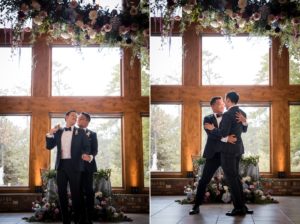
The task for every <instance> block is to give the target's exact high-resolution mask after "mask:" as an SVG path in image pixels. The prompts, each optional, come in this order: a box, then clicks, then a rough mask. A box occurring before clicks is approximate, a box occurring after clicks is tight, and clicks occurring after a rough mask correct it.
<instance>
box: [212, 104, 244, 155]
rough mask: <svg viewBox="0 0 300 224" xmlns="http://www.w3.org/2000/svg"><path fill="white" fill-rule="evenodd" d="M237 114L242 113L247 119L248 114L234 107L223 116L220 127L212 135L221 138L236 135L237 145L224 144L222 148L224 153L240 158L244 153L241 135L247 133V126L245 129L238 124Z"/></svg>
mask: <svg viewBox="0 0 300 224" xmlns="http://www.w3.org/2000/svg"><path fill="white" fill-rule="evenodd" d="M237 112H241V113H242V114H243V116H244V117H247V115H246V113H245V112H244V111H242V110H241V109H240V108H239V107H238V106H233V107H231V108H230V109H229V110H228V111H226V112H225V113H224V114H223V117H222V120H221V123H220V127H219V128H215V129H214V130H212V131H211V134H213V135H215V136H218V137H219V138H222V137H226V136H228V135H235V136H236V137H237V141H236V143H235V144H230V143H223V142H222V147H221V152H222V153H225V154H230V155H235V156H239V155H242V154H243V153H244V145H243V140H242V138H241V135H242V132H246V131H247V126H246V127H245V126H243V124H242V123H238V122H237V121H236V113H237Z"/></svg>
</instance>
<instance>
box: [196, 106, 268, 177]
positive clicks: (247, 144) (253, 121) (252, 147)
mask: <svg viewBox="0 0 300 224" xmlns="http://www.w3.org/2000/svg"><path fill="white" fill-rule="evenodd" d="M241 109H242V110H243V111H245V113H246V114H247V123H248V130H247V132H246V133H243V134H242V139H243V143H244V148H245V156H250V155H251V156H256V155H258V156H259V170H260V172H270V120H269V118H270V108H269V107H252V106H242V107H241ZM212 113H213V112H212V110H211V109H210V107H203V108H202V121H203V119H204V116H206V115H208V114H212ZM201 125H202V123H201ZM202 128H203V127H202ZM202 130H203V129H202ZM206 138H207V136H206V132H205V131H204V130H203V131H202V149H204V146H205V143H206ZM202 151H203V150H202Z"/></svg>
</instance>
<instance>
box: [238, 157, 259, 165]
mask: <svg viewBox="0 0 300 224" xmlns="http://www.w3.org/2000/svg"><path fill="white" fill-rule="evenodd" d="M258 162H259V156H243V157H242V158H241V163H243V164H244V165H245V166H249V165H254V166H257V165H258Z"/></svg>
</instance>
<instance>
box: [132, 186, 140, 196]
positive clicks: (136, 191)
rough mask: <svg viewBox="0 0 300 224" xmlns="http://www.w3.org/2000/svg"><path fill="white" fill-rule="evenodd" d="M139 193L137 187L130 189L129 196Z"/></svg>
mask: <svg viewBox="0 0 300 224" xmlns="http://www.w3.org/2000/svg"><path fill="white" fill-rule="evenodd" d="M138 193H139V187H131V194H138Z"/></svg>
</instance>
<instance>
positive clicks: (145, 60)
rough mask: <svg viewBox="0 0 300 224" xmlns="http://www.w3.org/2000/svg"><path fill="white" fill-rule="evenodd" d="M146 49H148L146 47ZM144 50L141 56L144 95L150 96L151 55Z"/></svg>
mask: <svg viewBox="0 0 300 224" xmlns="http://www.w3.org/2000/svg"><path fill="white" fill-rule="evenodd" d="M144 51H147V50H146V49H145V50H144ZM146 54H147V53H146V52H144V53H143V54H142V57H141V80H142V91H141V92H142V96H149V93H150V86H149V85H150V82H149V80H150V70H149V56H147V55H146Z"/></svg>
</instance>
